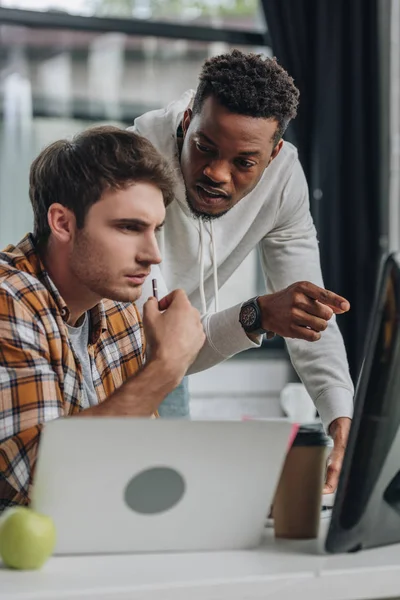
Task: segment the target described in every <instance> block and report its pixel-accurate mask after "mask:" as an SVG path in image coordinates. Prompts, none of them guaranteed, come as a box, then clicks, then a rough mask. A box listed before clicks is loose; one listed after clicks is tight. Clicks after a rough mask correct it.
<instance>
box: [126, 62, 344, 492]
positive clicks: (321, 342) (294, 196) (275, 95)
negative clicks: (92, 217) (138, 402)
mask: <svg viewBox="0 0 400 600" xmlns="http://www.w3.org/2000/svg"><path fill="white" fill-rule="evenodd" d="M298 96H299V92H298V90H297V88H296V87H295V85H294V83H293V79H292V78H291V77H289V75H288V74H287V73H286V71H284V69H282V68H281V67H280V66H279V65H278V63H277V62H276V60H275V59H270V58H264V57H262V56H261V55H255V54H243V53H242V52H239V51H238V50H234V51H233V52H232V53H229V54H225V55H221V56H216V57H214V58H211V59H209V60H207V61H206V62H205V64H204V66H203V68H202V71H201V74H200V82H199V86H198V88H197V91H196V92H193V91H188V92H186V93H185V94H184V95H183V96H182V97H181V98H180V99H179V100H178V101H177V102H173V103H172V104H170V105H169V106H168V107H167V108H166V109H162V110H156V111H152V112H149V113H146V114H144V115H143V116H141V117H139V118H137V119H136V121H135V124H134V128H135V130H136V131H137V132H138V133H140V134H141V135H143V136H145V137H147V138H148V139H149V140H150V141H151V142H152V143H153V144H154V145H155V147H156V148H157V149H158V150H159V151H160V152H161V153H162V154H163V155H164V156H165V157H167V158H169V160H170V161H171V162H172V164H173V165H174V166H175V168H176V171H177V174H178V183H177V187H176V190H175V201H174V202H173V203H172V204H170V206H169V207H168V208H167V216H166V220H165V226H164V228H163V230H162V232H161V233H160V238H159V243H160V249H161V254H162V256H163V262H162V265H161V274H160V273H158V274H157V276H158V278H159V279H161V277H162V278H163V280H164V283H165V287H164V289H165V292H166V291H167V290H170V289H174V288H176V287H182V288H183V289H184V290H185V291H186V292H187V294H188V295H189V298H190V300H191V302H192V303H193V304H194V306H196V307H197V308H199V309H200V310H201V312H202V315H203V325H204V329H205V332H206V336H207V340H206V343H205V345H204V347H203V349H202V351H201V353H200V355H199V357H198V359H197V361H196V363H195V365H194V368H193V369H192V370H200V369H204V368H208V367H210V366H212V365H213V364H215V363H216V362H219V361H220V360H221V359H222V358H229V357H230V356H232V355H234V354H236V353H237V352H240V351H242V350H245V349H247V348H250V347H254V346H257V345H260V343H261V336H262V334H263V333H265V332H267V335H268V336H271V335H273V333H276V334H278V335H281V336H283V337H284V338H286V341H287V346H288V349H289V353H290V357H291V360H292V363H293V365H294V367H295V369H296V370H297V372H298V374H299V376H300V377H301V379H302V381H303V382H304V384H305V386H306V387H307V390H308V392H309V393H310V395H311V397H312V398H313V400H314V402H315V405H316V407H317V410H318V412H319V414H320V416H321V419H322V421H323V423H324V425H325V428H326V429H327V430H328V431H329V433H330V434H331V435H332V437H333V440H334V449H333V452H332V454H331V459H330V466H329V468H328V474H327V481H326V486H325V491H326V492H329V491H333V490H334V489H335V488H336V485H337V480H338V474H339V472H340V468H341V463H342V459H343V454H344V450H345V446H346V443H347V436H348V432H349V429H350V423H351V417H352V411H353V385H352V381H351V379H350V375H349V370H348V364H347V359H346V353H345V348H344V344H343V340H342V337H341V334H340V332H339V329H338V327H337V324H336V320H335V313H341V312H345V311H347V310H348V309H349V307H350V306H349V303H348V302H347V300H345V299H344V298H342V297H340V296H338V295H337V294H335V293H333V292H330V291H327V290H325V289H324V286H323V279H322V274H321V267H320V258H319V252H318V242H317V236H316V231H315V227H314V224H313V220H312V217H311V214H310V210H309V200H308V188H307V183H306V180H305V177H304V173H303V170H302V167H301V165H300V162H299V159H298V155H297V150H296V148H295V147H294V146H293V145H291V144H290V143H288V142H286V141H285V142H284V141H283V139H282V135H283V133H284V131H285V129H286V127H287V125H288V123H289V121H290V120H291V119H292V118H293V117H294V116H295V115H296V109H297V104H298ZM256 246H258V248H259V250H260V256H261V261H262V267H263V271H264V275H265V280H266V286H267V290H268V293H267V294H265V295H263V296H260V297H258V298H253V299H250V300H249V299H248V298H247V297H246V290H243V301H244V302H243V303H241V304H239V305H237V306H233V307H231V308H229V309H227V310H223V311H219V309H218V289H219V288H220V287H221V286H222V285H223V284H224V283H225V282H226V281H227V279H228V278H229V277H230V276H231V275H232V273H233V272H234V271H235V270H236V269H237V267H238V266H239V265H240V264H241V262H242V261H243V260H244V259H245V258H246V256H247V255H248V254H249V252H250V251H251V250H252V249H253V248H254V247H256ZM159 286H161V287H162V282H161V281H159ZM148 295H151V293H150V290H149V293H148V294H146V292H145V293H144V294H143V297H144V298H146V297H147V296H148ZM212 307H214V308H215V311H214V312H212V310H211V309H212ZM177 398H179V396H177ZM180 399H181V400H182V394H181V396H180ZM185 400H186V399H185V398H183V401H185ZM171 402H172V406H173V407H174V410H173V412H175V413H182V406H180V407H179V406H176V398H175V404H174V399H173V398H172V399H171ZM186 402H187V400H186Z"/></svg>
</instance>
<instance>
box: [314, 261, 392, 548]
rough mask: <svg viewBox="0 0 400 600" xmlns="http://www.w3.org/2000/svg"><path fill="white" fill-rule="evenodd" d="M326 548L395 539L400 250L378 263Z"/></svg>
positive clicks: (373, 544)
mask: <svg viewBox="0 0 400 600" xmlns="http://www.w3.org/2000/svg"><path fill="white" fill-rule="evenodd" d="M354 404H355V405H354V417H353V422H352V426H351V430H350V436H349V441H348V446H347V449H346V453H345V457H344V462H343V468H342V472H341V475H340V479H339V485H338V489H337V494H336V499H335V503H334V507H333V510H332V518H331V523H330V528H329V531H328V535H327V538H326V543H325V547H326V550H327V551H328V552H351V551H357V550H361V549H364V548H371V547H375V546H383V545H386V544H391V543H396V542H400V254H391V255H390V256H389V257H388V258H386V260H385V261H384V263H383V266H382V269H381V275H380V278H379V283H378V286H377V293H376V297H375V301H374V306H373V310H372V313H371V317H370V322H369V328H368V333H367V341H366V347H365V358H364V362H363V366H362V369H361V373H360V377H359V380H358V384H357V388H356V394H355V401H354Z"/></svg>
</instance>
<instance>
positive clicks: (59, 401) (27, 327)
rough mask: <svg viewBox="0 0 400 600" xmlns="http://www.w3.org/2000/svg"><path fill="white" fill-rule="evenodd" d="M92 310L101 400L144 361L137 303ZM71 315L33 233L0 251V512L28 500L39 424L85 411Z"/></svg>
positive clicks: (92, 351)
mask: <svg viewBox="0 0 400 600" xmlns="http://www.w3.org/2000/svg"><path fill="white" fill-rule="evenodd" d="M89 314H90V339H89V346H88V350H89V357H90V362H91V367H92V375H93V383H94V387H95V390H96V392H97V396H98V400H99V402H102V401H103V400H105V399H106V398H107V397H108V396H110V394H112V393H113V392H114V391H115V390H116V389H117V388H118V387H119V386H120V385H121V384H122V383H123V382H124V381H125V380H126V379H127V378H128V377H130V376H131V375H133V374H134V373H136V372H137V371H138V370H139V369H140V368H141V366H142V365H143V363H144V338H143V327H142V323H141V319H140V316H139V313H138V311H137V309H136V307H135V305H134V304H122V303H120V302H113V301H111V300H105V301H103V302H101V303H100V304H98V305H97V306H95V307H94V308H93V309H92V310H91V311H90V313H89ZM68 316H69V311H68V308H67V306H66V304H65V302H64V301H63V299H62V298H61V296H60V294H59V293H58V291H57V289H56V288H55V286H54V284H53V283H52V281H51V280H50V278H49V276H48V274H47V273H46V271H45V270H44V267H43V264H42V263H41V261H40V259H39V256H38V254H37V251H36V250H35V245H34V239H33V237H32V236H31V235H27V236H26V237H25V238H24V239H23V240H22V241H21V242H20V243H19V244H18V245H17V246H8V247H7V248H6V249H5V250H4V251H3V252H0V512H1V510H2V509H3V508H5V507H6V506H10V505H13V504H28V503H29V487H30V484H31V479H32V471H33V466H34V463H35V459H36V454H37V448H38V442H39V436H40V431H41V428H42V427H43V424H44V423H45V422H46V421H50V420H51V419H56V418H58V417H65V416H69V415H74V414H76V413H78V412H79V411H81V410H83V403H84V389H83V376H82V368H81V365H80V363H79V360H78V359H77V357H76V355H75V353H74V350H73V348H72V345H71V342H70V339H69V337H68V331H67V327H66V325H65V323H66V321H67V319H68Z"/></svg>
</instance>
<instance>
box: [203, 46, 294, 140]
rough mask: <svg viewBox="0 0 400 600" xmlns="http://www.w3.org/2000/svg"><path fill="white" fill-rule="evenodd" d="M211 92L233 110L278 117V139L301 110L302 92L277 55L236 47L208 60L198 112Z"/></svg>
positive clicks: (276, 136) (267, 117) (266, 116)
mask: <svg viewBox="0 0 400 600" xmlns="http://www.w3.org/2000/svg"><path fill="white" fill-rule="evenodd" d="M210 95H213V96H215V98H216V99H217V100H218V102H219V103H220V104H221V105H222V106H224V107H225V108H227V109H228V110H229V111H231V112H232V113H236V114H240V115H247V116H249V117H261V118H265V119H275V120H276V121H277V122H278V128H277V132H276V135H275V137H274V142H275V143H277V142H278V141H279V139H280V138H281V137H282V135H283V134H284V132H285V130H286V128H287V126H288V124H289V121H290V120H291V119H293V118H294V117H295V116H296V114H297V106H298V103H299V95H300V93H299V90H298V89H297V88H296V86H295V85H294V82H293V78H292V77H290V76H289V75H288V73H287V72H286V71H285V70H284V69H283V68H282V67H281V66H280V65H279V64H278V62H277V60H276V58H267V57H264V56H263V55H262V54H245V53H244V52H240V50H233V51H232V52H230V53H228V54H221V55H220V56H214V57H212V58H210V59H208V60H206V62H205V63H204V65H203V68H202V70H201V73H200V82H199V85H198V87H197V91H196V95H195V98H194V101H193V113H194V114H196V113H199V112H200V111H201V107H202V105H203V102H204V100H205V99H206V98H207V97H208V96H210Z"/></svg>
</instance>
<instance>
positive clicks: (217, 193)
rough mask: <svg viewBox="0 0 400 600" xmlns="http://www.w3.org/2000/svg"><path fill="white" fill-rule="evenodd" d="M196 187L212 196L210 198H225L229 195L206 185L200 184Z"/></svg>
mask: <svg viewBox="0 0 400 600" xmlns="http://www.w3.org/2000/svg"><path fill="white" fill-rule="evenodd" d="M196 187H197V188H200V189H201V190H204V191H205V192H206V194H210V196H222V197H223V198H227V197H228V194H227V193H226V192H225V191H224V190H221V189H220V188H215V187H212V186H210V185H206V184H205V183H198V184H197V186H196Z"/></svg>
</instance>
